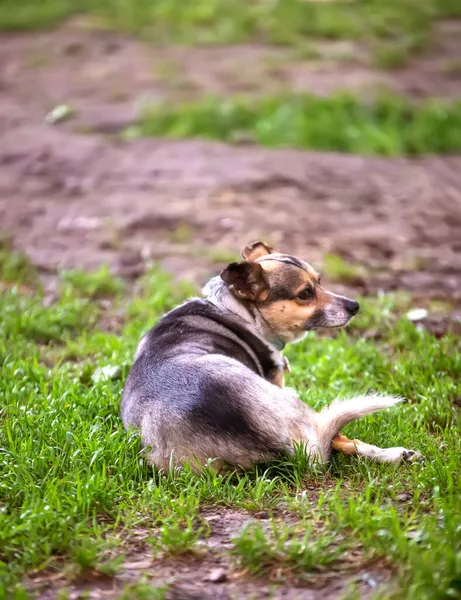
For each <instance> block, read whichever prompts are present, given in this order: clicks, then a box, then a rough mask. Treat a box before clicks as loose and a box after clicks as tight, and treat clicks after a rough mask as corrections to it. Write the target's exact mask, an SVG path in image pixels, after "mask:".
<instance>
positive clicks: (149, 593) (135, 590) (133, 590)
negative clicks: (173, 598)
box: [118, 583, 169, 600]
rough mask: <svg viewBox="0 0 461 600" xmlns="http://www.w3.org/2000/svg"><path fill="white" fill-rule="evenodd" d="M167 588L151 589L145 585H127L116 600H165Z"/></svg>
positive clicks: (165, 586)
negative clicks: (134, 599)
mask: <svg viewBox="0 0 461 600" xmlns="http://www.w3.org/2000/svg"><path fill="white" fill-rule="evenodd" d="M168 590H169V586H167V585H164V586H161V587H156V588H154V587H152V586H150V585H148V584H147V583H135V584H133V585H127V586H126V587H125V589H124V591H123V593H122V594H121V595H120V596H119V597H118V600H132V599H133V598H136V600H166V598H167V592H168Z"/></svg>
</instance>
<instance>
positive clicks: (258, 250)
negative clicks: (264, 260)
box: [241, 242, 276, 262]
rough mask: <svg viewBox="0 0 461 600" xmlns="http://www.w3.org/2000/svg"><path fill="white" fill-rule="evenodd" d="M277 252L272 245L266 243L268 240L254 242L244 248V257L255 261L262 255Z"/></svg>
mask: <svg viewBox="0 0 461 600" xmlns="http://www.w3.org/2000/svg"><path fill="white" fill-rule="evenodd" d="M273 252H276V250H274V248H272V246H269V244H266V242H253V243H252V244H248V246H245V248H244V249H243V250H242V252H241V254H242V258H244V259H245V260H248V261H249V262H253V261H255V260H256V259H258V258H261V256H266V254H272V253H273Z"/></svg>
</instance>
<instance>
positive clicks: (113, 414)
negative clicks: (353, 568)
mask: <svg viewBox="0 0 461 600" xmlns="http://www.w3.org/2000/svg"><path fill="white" fill-rule="evenodd" d="M101 274H102V275H101ZM100 276H101V277H102V281H103V282H104V285H103V290H104V293H106V292H107V291H108V290H109V291H110V292H111V293H112V292H115V296H114V295H113V297H112V302H113V303H114V304H113V305H112V307H109V308H105V309H103V308H102V307H101V305H100V303H97V302H95V301H94V300H93V297H94V296H95V294H96V295H97V290H98V289H99V288H98V286H95V283H94V281H95V279H97V277H96V276H94V275H88V276H83V275H82V274H81V273H78V274H73V275H72V274H67V275H66V281H65V282H63V285H62V293H61V296H60V298H59V299H58V300H57V301H56V302H55V303H54V304H51V305H49V304H48V303H45V305H44V304H43V301H42V297H41V294H40V293H39V292H37V294H35V295H33V296H30V295H28V296H23V295H21V293H20V292H19V291H18V289H16V288H13V289H11V290H8V291H5V292H4V293H3V294H2V295H1V296H0V311H1V314H2V319H1V320H0V368H1V379H0V398H1V403H0V425H1V427H0V598H6V597H8V593H7V589H9V590H10V596H9V597H13V598H16V599H18V600H19V599H22V598H27V593H26V592H25V591H24V587H23V586H21V580H22V578H23V576H24V574H25V573H28V572H30V571H32V570H34V571H35V572H38V573H40V572H41V571H43V570H46V569H52V570H53V571H64V572H65V573H66V574H67V577H68V579H69V581H71V580H72V579H73V578H74V577H78V576H79V574H82V573H85V572H86V571H88V570H91V571H94V570H96V571H99V572H101V573H104V574H105V576H108V577H111V576H113V575H114V574H115V573H117V572H119V570H120V568H121V563H122V562H123V560H124V555H126V554H128V553H129V551H130V547H131V545H133V547H136V548H139V540H138V538H136V536H135V533H136V531H138V530H139V529H140V528H141V529H145V530H148V532H149V534H150V537H149V539H148V540H147V542H146V544H147V545H146V548H145V552H147V550H148V549H149V550H150V552H153V553H154V556H159V557H161V556H167V557H169V556H171V555H177V554H181V555H184V554H190V553H193V554H195V556H196V557H198V558H196V560H199V559H200V556H203V555H204V553H205V552H206V551H207V550H206V539H207V537H208V535H209V533H210V532H209V526H208V524H207V522H205V521H204V520H203V517H202V514H201V509H203V508H204V507H207V506H214V505H225V506H227V507H230V508H239V509H240V510H242V509H245V510H248V511H250V512H251V511H255V510H266V511H268V512H269V513H271V512H272V511H274V515H275V516H274V517H273V518H271V519H270V520H269V523H268V527H267V528H263V527H262V526H258V525H256V526H250V527H249V528H247V529H244V530H243V531H241V532H237V533H236V535H235V536H234V538H233V541H232V544H233V546H232V548H231V549H230V550H229V553H230V555H231V557H232V560H233V561H234V562H233V564H234V566H235V569H241V568H242V567H243V568H245V569H247V570H248V571H249V573H250V576H251V577H258V576H259V575H263V576H265V575H266V574H267V573H268V572H273V569H274V567H275V568H276V571H277V577H278V578H283V577H285V576H286V577H291V576H296V577H303V578H306V577H307V578H310V577H315V576H316V574H318V572H319V571H321V572H322V573H328V570H329V569H330V568H332V567H333V568H334V569H337V570H339V572H341V570H342V569H343V568H345V567H344V563H345V562H347V561H345V558H347V552H348V551H349V550H350V549H357V548H361V552H362V553H363V560H364V561H366V560H368V559H369V558H371V557H376V558H379V557H384V558H385V560H386V561H387V563H388V564H389V565H390V566H391V567H392V568H393V570H394V573H395V577H396V581H397V585H395V586H394V587H389V588H386V589H385V595H384V596H382V597H383V598H384V597H385V598H387V599H389V598H393V599H394V600H403V599H408V600H410V599H411V600H413V599H415V598H418V600H438V599H440V600H442V599H447V600H448V599H449V598H455V597H456V594H457V593H458V592H459V586H460V581H461V564H460V560H459V548H460V543H461V518H460V515H461V495H460V474H459V464H460V460H461V443H460V439H461V438H460V433H461V427H460V423H459V415H458V414H457V412H456V405H455V400H456V398H459V396H460V395H461V383H460V381H459V373H460V372H461V353H460V350H461V348H460V340H459V338H454V337H445V338H442V339H436V338H435V337H432V336H431V335H429V334H428V333H427V332H426V331H424V330H420V329H418V328H416V327H415V325H414V324H412V323H411V322H409V321H408V320H406V319H405V318H404V317H403V316H399V315H404V314H405V313H406V311H407V310H408V308H409V307H410V306H411V298H409V297H403V296H383V297H381V298H380V299H377V300H372V299H368V300H366V301H363V302H362V306H363V313H361V314H360V315H359V318H357V320H355V321H354V323H353V324H352V326H351V327H349V329H348V331H347V333H346V332H340V333H339V334H338V335H337V336H335V337H333V338H331V337H323V336H321V335H320V334H316V335H310V336H309V338H308V339H307V340H306V341H305V342H303V343H300V344H296V345H295V346H293V347H292V348H290V349H289V351H288V357H289V359H290V362H291V366H292V370H293V372H292V374H291V375H290V376H289V378H288V382H287V384H288V385H290V386H292V387H296V388H297V389H298V390H299V393H300V395H301V397H302V398H303V400H305V401H306V402H308V403H309V404H311V405H312V406H314V407H316V408H319V407H321V406H323V405H325V404H326V403H328V402H330V401H331V400H332V399H333V398H334V397H335V396H337V395H339V394H348V393H353V392H361V391H364V390H366V389H377V390H382V391H383V392H388V393H395V394H402V395H404V396H406V397H407V398H408V399H409V402H408V403H407V404H404V405H401V406H399V407H398V408H395V409H393V410H391V411H388V412H385V413H381V414H378V415H375V416H373V417H369V418H366V419H363V420H361V421H360V422H358V423H355V424H351V425H349V426H348V427H347V428H346V430H345V433H346V434H349V435H351V436H356V437H358V438H362V439H364V440H366V441H368V442H370V443H375V444H377V445H381V446H389V445H403V446H406V447H411V448H415V449H418V450H420V451H421V452H422V453H423V454H424V455H425V457H426V462H425V463H424V464H422V465H415V466H395V465H381V464H375V463H372V462H369V461H366V460H360V459H357V458H356V457H346V456H334V457H333V460H332V462H331V463H330V465H329V466H328V467H327V468H326V469H318V468H314V467H313V466H310V465H309V464H308V463H307V460H306V456H305V455H304V454H303V452H302V449H299V451H298V452H297V453H296V456H295V457H290V458H288V459H286V460H285V461H282V462H280V463H276V464H273V465H269V466H262V467H260V468H258V469H257V470H255V472H252V473H246V474H243V473H229V474H225V475H217V474H216V473H215V472H214V471H213V469H212V468H209V469H206V470H205V471H204V473H203V474H202V475H200V476H197V475H194V474H193V473H191V472H189V471H187V470H184V471H171V472H169V473H167V474H165V475H159V474H155V473H154V472H153V471H152V469H151V468H149V467H148V466H147V465H146V462H145V460H144V455H143V452H142V451H141V449H140V444H139V439H138V438H137V437H136V436H135V435H132V434H129V433H126V432H125V431H124V429H123V427H122V425H121V422H120V419H119V417H118V410H119V402H120V394H121V390H122V386H123V379H124V377H125V375H126V373H127V370H128V368H129V365H130V364H131V361H132V356H133V352H134V349H135V347H136V344H137V341H138V340H139V338H140V336H141V335H142V334H143V333H144V332H145V331H146V330H147V329H148V328H149V327H150V326H151V325H153V323H154V322H155V321H156V320H157V319H158V318H159V316H160V315H161V314H162V313H163V312H164V311H166V310H168V309H170V308H171V307H172V306H174V305H175V304H177V303H178V302H179V301H181V299H182V298H183V297H185V296H186V295H187V294H189V293H190V292H191V290H190V289H187V288H185V287H183V286H178V284H177V283H175V284H173V283H172V281H171V280H170V279H169V278H168V277H167V276H165V275H164V274H163V273H160V272H152V273H149V274H148V275H147V276H146V277H144V278H143V279H142V280H141V281H140V282H139V283H138V284H137V289H136V290H135V291H136V294H135V295H134V297H133V296H131V299H130V298H126V297H125V296H123V294H122V290H121V289H120V286H119V283H118V282H116V281H114V282H113V285H108V281H109V275H108V274H107V272H104V271H102V272H101V273H100ZM82 282H84V283H82ZM88 282H90V283H91V285H88ZM111 310H116V311H123V313H124V315H125V320H124V324H121V325H120V327H121V330H120V332H119V333H113V332H107V331H105V330H104V328H103V326H102V325H103V323H104V321H105V319H106V318H107V317H108V315H107V314H106V313H107V311H111ZM370 326H372V327H373V328H375V329H376V330H377V331H378V333H379V342H375V341H371V340H368V341H366V340H364V339H362V338H361V334H362V332H363V331H364V330H367V329H369V328H370ZM50 357H53V359H52V360H51V358H50ZM107 365H119V366H121V368H122V374H123V377H122V380H100V381H97V382H95V381H94V380H93V379H92V377H91V374H92V373H94V371H95V370H96V369H97V368H101V367H104V366H107ZM402 493H405V494H408V497H407V498H408V500H406V501H404V502H402V501H401V500H400V499H399V495H401V494H402ZM281 503H286V507H287V509H288V510H289V511H290V512H291V513H292V518H291V520H290V522H289V523H285V524H284V523H283V522H282V521H281V520H280V519H281V517H280V515H278V516H277V508H278V507H279V506H280V505H281ZM199 541H200V542H201V544H200V545H199V546H198V542H199ZM204 544H205V545H204ZM151 584H152V585H154V586H155V582H149V581H144V582H143V581H141V582H139V584H138V585H137V586H135V587H134V588H130V587H127V588H126V589H125V591H122V592H121V597H125V598H130V597H134V596H133V595H132V594H138V593H139V595H138V596H137V597H146V598H148V597H149V598H150V597H158V598H162V597H164V596H165V594H166V592H165V590H163V589H157V590H153V589H152V588H151V587H149V585H151ZM130 594H131V595H130ZM62 597H65V594H64V592H63V596H62Z"/></svg>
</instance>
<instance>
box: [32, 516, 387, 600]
mask: <svg viewBox="0 0 461 600" xmlns="http://www.w3.org/2000/svg"><path fill="white" fill-rule="evenodd" d="M276 514H277V516H278V517H279V518H284V519H285V520H288V521H291V520H292V519H293V517H292V516H291V515H290V513H289V512H288V511H286V512H284V511H283V510H282V511H280V510H278V511H276ZM201 516H202V519H203V521H204V522H206V523H207V525H208V527H209V534H208V536H207V537H204V538H203V539H202V540H200V541H199V545H198V548H197V551H196V553H195V554H188V555H185V556H176V557H175V556H163V557H162V556H160V557H154V555H153V553H152V549H151V547H150V545H149V544H148V543H147V540H148V538H149V537H150V536H152V530H151V529H140V530H137V531H135V532H130V536H129V543H128V545H126V546H125V545H124V544H123V543H122V544H121V546H120V547H118V549H117V552H120V551H122V552H124V553H125V556H126V560H125V561H124V563H123V566H122V568H121V569H120V570H119V571H118V573H117V575H116V577H115V578H109V577H105V576H103V575H101V574H98V573H96V572H94V571H93V572H85V573H82V574H80V575H76V576H75V577H74V579H73V581H71V582H70V581H69V579H68V578H66V577H65V576H64V575H63V574H62V573H57V574H54V573H52V572H51V571H49V572H45V573H43V572H42V573H40V574H38V576H36V577H33V576H32V577H30V578H29V580H28V582H27V585H28V588H29V589H31V590H34V592H35V593H36V594H37V596H38V597H39V598H40V600H55V599H56V592H57V590H58V589H64V588H65V589H67V590H68V591H69V598H70V600H74V599H77V598H80V597H81V596H82V595H83V594H85V593H87V594H88V596H87V597H88V599H89V600H99V599H104V598H108V599H113V598H117V597H119V596H120V594H121V593H122V591H123V589H124V588H125V589H126V586H129V585H133V584H135V583H136V582H139V580H140V576H141V577H142V576H144V577H145V578H146V580H148V581H150V582H151V584H153V585H155V587H158V588H161V587H163V586H168V587H169V592H168V596H167V597H168V600H214V599H216V600H240V599H243V598H252V599H255V600H257V599H265V598H276V599H280V600H282V599H283V600H332V599H335V598H339V597H340V596H341V595H342V594H344V592H345V591H346V590H347V588H348V586H350V585H351V584H354V585H355V588H356V590H357V591H358V592H360V594H361V596H360V597H361V598H362V599H363V600H366V598H368V597H370V596H371V595H372V593H373V590H374V589H375V588H376V587H377V586H378V585H379V584H383V583H385V582H388V581H389V578H390V576H391V570H390V568H389V567H387V566H386V565H385V564H384V563H383V561H378V560H376V559H371V560H367V559H365V558H364V556H363V553H362V551H361V550H360V549H358V550H354V551H351V552H349V553H348V554H347V556H346V557H345V558H344V560H341V561H339V562H336V563H335V566H334V567H333V568H330V569H321V568H320V569H318V570H317V571H316V572H311V573H305V574H301V576H300V574H299V573H298V574H296V573H290V571H287V570H286V569H281V568H280V567H278V566H277V565H273V566H272V567H270V568H269V569H267V570H266V571H264V572H263V573H261V574H260V575H259V576H258V577H256V578H255V577H254V576H250V575H249V573H248V572H247V571H246V570H245V569H243V568H241V567H240V566H239V564H238V562H237V561H236V560H234V559H233V558H232V557H231V556H230V555H229V551H230V550H231V549H232V543H231V541H230V540H231V538H232V537H233V536H235V535H236V534H238V533H239V532H240V531H241V529H242V528H243V527H245V526H247V525H248V524H249V523H256V522H260V523H261V524H262V525H263V527H264V528H268V525H269V521H268V519H269V514H268V513H266V512H263V511H261V512H259V513H247V512H245V511H238V510H231V509H227V508H224V507H219V508H214V509H206V510H204V511H203V513H202V515H201ZM300 534H301V535H302V531H300ZM127 597H128V598H133V599H135V598H136V594H135V593H134V592H131V593H129V594H128V596H127Z"/></svg>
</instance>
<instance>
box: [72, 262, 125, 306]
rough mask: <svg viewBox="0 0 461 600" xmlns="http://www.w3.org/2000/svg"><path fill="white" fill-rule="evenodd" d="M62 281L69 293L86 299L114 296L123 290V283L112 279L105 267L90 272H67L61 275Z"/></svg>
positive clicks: (114, 278)
mask: <svg viewBox="0 0 461 600" xmlns="http://www.w3.org/2000/svg"><path fill="white" fill-rule="evenodd" d="M62 279H63V280H64V285H65V286H66V287H67V288H68V289H69V291H70V292H72V293H74V294H76V295H80V296H84V297H88V298H101V297H107V296H116V295H119V294H120V293H121V292H122V291H123V290H124V289H125V284H124V282H123V281H122V280H121V279H118V278H116V277H114V276H113V275H112V274H111V273H110V271H109V269H108V267H107V266H103V267H101V268H100V269H99V270H98V271H92V272H87V271H67V272H64V273H62Z"/></svg>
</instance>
